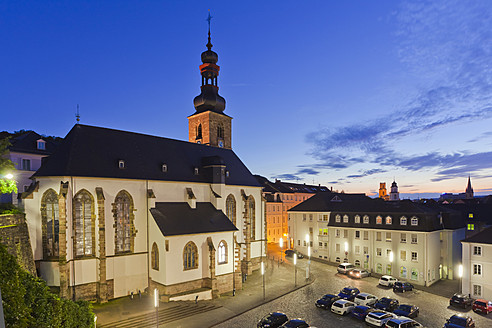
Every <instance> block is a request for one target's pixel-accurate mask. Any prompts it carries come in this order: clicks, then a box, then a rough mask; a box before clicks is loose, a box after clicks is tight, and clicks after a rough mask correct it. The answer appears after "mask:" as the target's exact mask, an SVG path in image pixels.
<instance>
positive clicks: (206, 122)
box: [188, 13, 232, 149]
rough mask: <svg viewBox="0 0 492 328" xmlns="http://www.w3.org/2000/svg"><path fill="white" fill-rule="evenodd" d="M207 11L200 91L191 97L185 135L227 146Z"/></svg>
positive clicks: (227, 130) (227, 133) (227, 126)
mask: <svg viewBox="0 0 492 328" xmlns="http://www.w3.org/2000/svg"><path fill="white" fill-rule="evenodd" d="M211 18H212V17H211V16H210V13H209V14H208V19H207V20H208V43H207V50H206V51H204V52H202V63H203V64H202V65H200V74H201V75H202V86H201V87H200V89H201V93H200V94H199V95H198V96H196V97H195V99H194V100H193V105H194V106H195V110H196V111H195V113H194V114H193V115H190V116H188V137H189V139H188V140H189V141H190V142H195V143H201V144H204V145H209V146H214V147H223V148H228V149H230V148H231V147H232V142H231V134H232V133H231V120H232V117H230V116H228V115H226V114H224V113H223V112H224V109H225V99H224V98H222V97H221V96H220V95H219V87H218V83H217V78H218V76H219V70H220V67H219V65H217V61H218V60H219V56H218V55H217V53H215V52H214V51H212V42H211V38H210V20H211Z"/></svg>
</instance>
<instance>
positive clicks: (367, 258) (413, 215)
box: [289, 193, 464, 286]
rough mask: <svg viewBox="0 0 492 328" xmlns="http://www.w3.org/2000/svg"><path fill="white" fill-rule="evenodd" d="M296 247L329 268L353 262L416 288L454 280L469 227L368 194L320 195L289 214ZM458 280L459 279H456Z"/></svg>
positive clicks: (452, 216)
mask: <svg viewBox="0 0 492 328" xmlns="http://www.w3.org/2000/svg"><path fill="white" fill-rule="evenodd" d="M289 236H290V237H291V238H292V242H293V243H294V247H295V248H296V249H298V250H299V251H300V252H302V253H304V254H307V253H308V249H307V247H308V246H309V247H312V249H311V254H312V257H314V258H316V259H318V260H321V261H327V262H330V263H340V262H352V263H354V264H355V265H357V266H361V267H364V268H366V269H368V270H370V271H372V272H374V273H376V274H380V275H382V274H390V275H393V276H396V277H398V278H399V279H401V280H408V281H411V282H412V283H414V284H419V285H427V286H429V285H431V284H433V283H435V282H436V281H437V280H439V279H441V278H442V279H446V278H448V279H453V277H454V272H455V270H457V268H458V265H459V261H460V257H461V250H460V243H459V240H460V239H461V238H463V236H464V224H461V223H460V215H459V214H458V213H457V212H455V211H452V210H451V211H447V212H444V211H441V209H440V208H438V207H437V205H435V206H426V205H423V204H416V203H413V202H411V201H399V202H385V201H383V200H382V199H371V198H369V197H366V196H365V195H363V194H336V193H322V194H317V195H315V196H313V197H311V198H310V199H308V200H306V201H305V202H303V203H301V204H299V205H297V206H296V207H294V208H292V209H291V210H290V211H289ZM454 278H456V277H454Z"/></svg>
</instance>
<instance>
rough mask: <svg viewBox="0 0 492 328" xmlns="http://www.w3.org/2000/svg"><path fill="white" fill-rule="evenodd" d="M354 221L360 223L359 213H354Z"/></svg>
mask: <svg viewBox="0 0 492 328" xmlns="http://www.w3.org/2000/svg"><path fill="white" fill-rule="evenodd" d="M354 221H355V223H360V215H356V216H355V217H354Z"/></svg>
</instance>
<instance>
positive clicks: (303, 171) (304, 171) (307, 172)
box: [297, 168, 320, 175]
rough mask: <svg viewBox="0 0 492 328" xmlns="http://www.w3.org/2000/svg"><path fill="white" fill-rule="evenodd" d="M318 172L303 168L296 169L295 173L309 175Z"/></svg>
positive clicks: (317, 172)
mask: <svg viewBox="0 0 492 328" xmlns="http://www.w3.org/2000/svg"><path fill="white" fill-rule="evenodd" d="M319 173H320V172H319V171H317V170H314V169H310V168H304V169H301V170H299V171H297V174H309V175H318V174H319Z"/></svg>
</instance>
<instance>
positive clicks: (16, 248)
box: [0, 214, 37, 276]
mask: <svg viewBox="0 0 492 328" xmlns="http://www.w3.org/2000/svg"><path fill="white" fill-rule="evenodd" d="M0 243H2V244H4V245H5V246H7V250H8V252H9V253H10V254H12V255H13V256H15V257H16V258H17V262H18V263H19V264H20V266H21V267H23V268H24V269H25V270H27V271H28V272H30V273H31V274H32V275H33V276H37V275H36V266H35V265H34V256H33V253H32V248H31V242H30V240H29V231H28V229H27V223H26V220H25V215H24V214H4V215H0Z"/></svg>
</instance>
